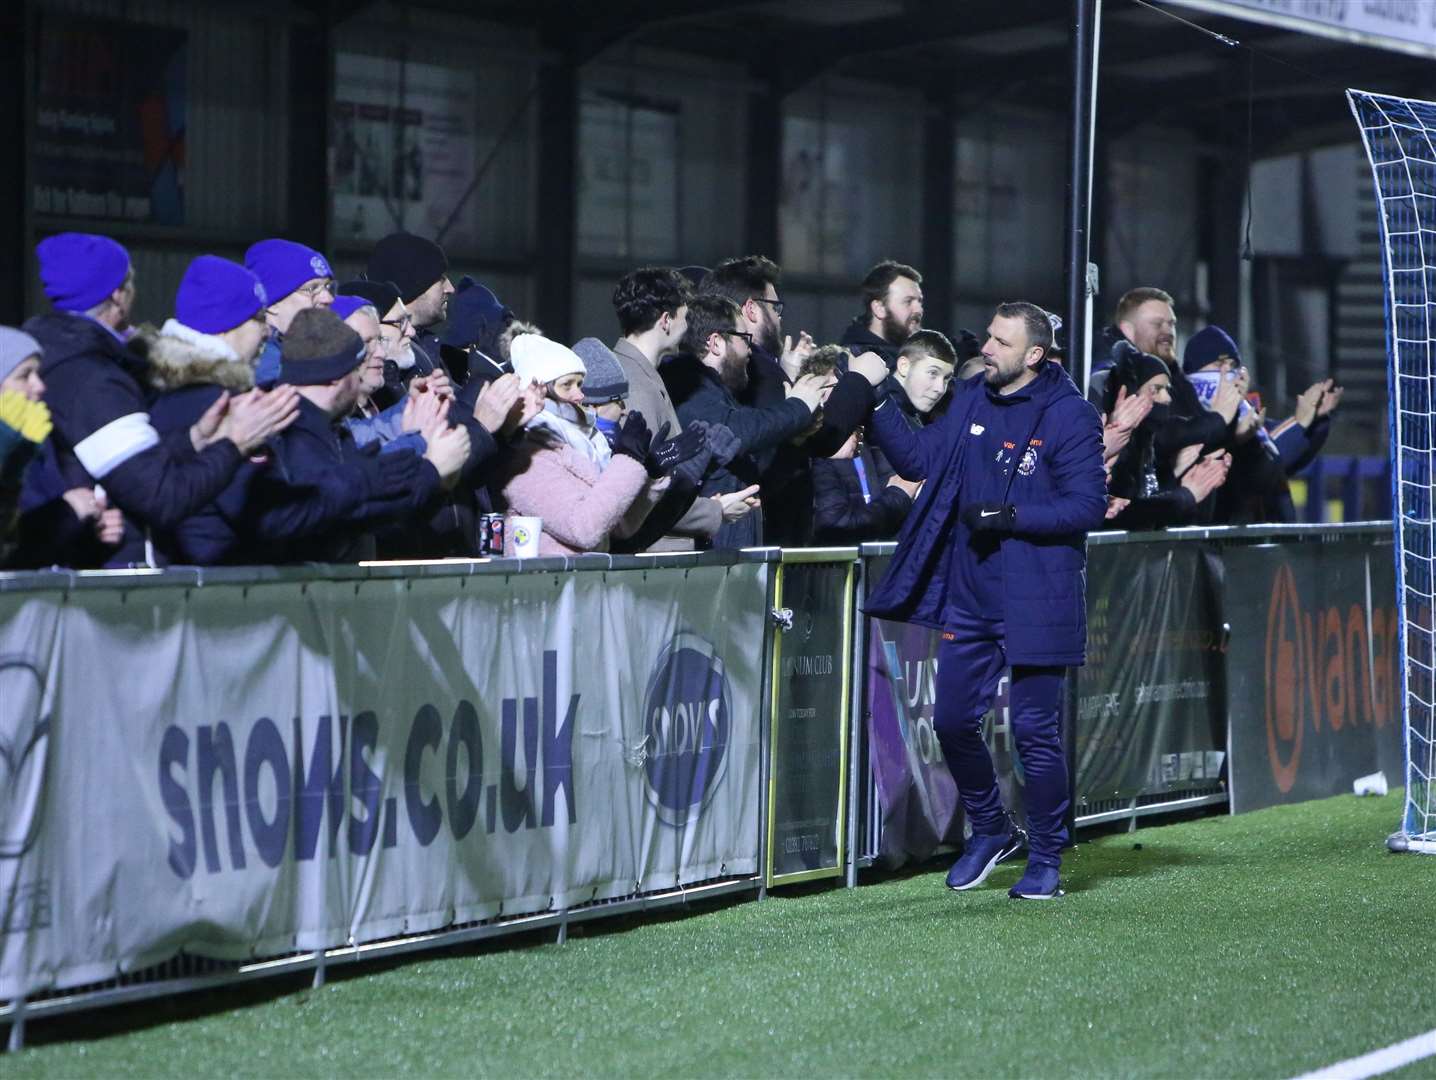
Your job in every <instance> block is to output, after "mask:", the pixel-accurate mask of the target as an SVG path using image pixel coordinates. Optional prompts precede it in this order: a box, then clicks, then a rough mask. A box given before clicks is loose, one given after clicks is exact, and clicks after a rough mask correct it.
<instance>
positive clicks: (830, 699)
mask: <svg viewBox="0 0 1436 1080" xmlns="http://www.w3.org/2000/svg"><path fill="white" fill-rule="evenodd" d="M852 568H853V563H851V562H848V563H785V564H784V565H783V567H782V571H781V572H782V575H783V576H782V588H781V594H780V598H779V604H780V605H781V606H782V607H785V608H788V609H789V610H791V611H792V613H793V615H792V617H793V625H792V628H791V629H787V630H782V631H780V632H779V636H778V641H777V646H776V648H777V662H778V670H777V675H776V679H775V681H774V695H775V697H776V705H775V710H774V716H773V735H772V739H773V765H772V784H771V791H772V799H771V802H770V808H769V812H770V814H771V823H770V826H769V833H768V859H769V863H768V881H769V884H772V883H773V881H774V880H781V879H782V878H784V877H796V876H802V877H803V878H812V877H816V876H820V874H821V872H823V871H829V872H831V873H833V874H836V873H838V872H840V871H841V869H842V866H843V857H844V854H845V851H844V844H843V842H842V841H843V839H844V838H843V830H844V827H845V825H846V814H845V810H846V804H845V801H844V793H845V791H846V788H847V782H848V778H847V753H848V746H847V741H848V740H847V732H848V708H847V705H848V684H849V679H850V672H849V668H850V666H851V665H850V663H849V660H848V656H849V649H848V641H849V637H848V633H849V615H848V606H849V600H848V597H849V592H850V590H851V588H852V586H851V584H850V577H851V573H852Z"/></svg>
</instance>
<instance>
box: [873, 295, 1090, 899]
mask: <svg viewBox="0 0 1436 1080" xmlns="http://www.w3.org/2000/svg"><path fill="white" fill-rule="evenodd" d="M1051 346H1052V325H1051V323H1050V322H1049V321H1048V318H1047V314H1046V312H1044V311H1043V310H1042V309H1041V308H1039V307H1037V306H1036V305H1035V304H1029V303H1024V302H1017V303H1009V304H1001V305H999V306H998V308H997V310H996V312H995V313H994V314H993V317H992V321H991V323H990V324H989V325H988V328H987V342H986V344H985V345H983V348H982V354H983V360H984V371H983V374H981V375H978V376H974V377H973V378H972V379H971V380H969V381H968V382H966V383H963V384H961V385H959V386H958V387H957V388H956V393H955V394H954V397H953V401H952V404H951V406H950V407H949V408H948V411H947V413H946V414H945V415H944V417H943V418H942V420H940V421H938V422H937V423H935V424H932V425H930V426H928V427H926V428H924V429H923V430H922V431H920V432H914V431H913V430H912V429H911V428H910V427H909V426H908V425H907V423H906V421H905V420H904V419H903V417H902V416H901V415H900V414H899V411H898V409H897V407H896V406H895V405H894V404H893V403H892V401H891V399H889V400H887V401H885V402H883V404H882V405H880V406H879V407H878V408H877V410H876V411H875V412H874V413H873V420H872V425H871V427H870V431H871V432H872V433H873V435H874V436H875V438H876V441H877V443H878V445H879V446H881V447H882V449H883V452H884V453H886V454H887V456H888V459H889V460H890V461H891V462H892V463H893V465H894V467H895V468H896V469H897V471H898V474H899V475H900V476H902V477H903V478H904V479H906V480H909V481H924V480H925V481H927V483H924V484H923V488H922V492H921V494H920V495H919V496H918V498H917V502H916V504H915V505H914V506H913V510H912V512H911V513H910V514H909V515H908V516H907V519H906V521H905V522H904V524H903V528H902V532H901V533H900V534H899V536H898V547H897V551H896V553H895V554H894V555H893V561H892V564H891V566H890V568H889V570H888V572H887V574H886V575H885V576H884V578H883V580H882V581H881V582H880V583H879V584H878V586H877V588H876V589H875V590H874V592H873V593H872V595H871V596H870V597H869V599H868V602H867V604H866V611H867V613H868V614H869V615H870V616H875V617H878V618H884V619H897V620H900V621H903V622H913V623H917V624H919V625H922V626H929V627H932V628H933V629H935V630H937V631H939V632H940V634H941V642H940V644H939V647H938V648H939V654H938V666H937V671H938V685H937V693H936V701H937V711H936V714H935V716H934V725H933V726H934V730H935V732H936V734H937V736H938V741H939V743H940V744H941V746H942V752H943V757H944V759H945V760H946V761H947V765H948V768H949V769H951V771H952V775H953V778H954V779H955V780H956V781H957V788H958V795H959V797H960V798H961V800H962V806H963V810H964V812H965V813H966V815H967V819H968V821H970V822H971V824H972V833H973V835H972V837H971V838H970V839H969V840H968V842H967V844H966V846H965V848H964V850H963V853H962V857H961V858H960V859H958V861H957V862H956V863H955V864H954V865H953V867H952V869H951V871H949V873H948V875H947V885H948V887H949V888H951V889H955V890H959V891H963V890H967V889H972V888H976V887H977V886H978V885H981V884H982V882H983V881H984V880H986V878H987V876H988V875H989V874H990V873H991V872H992V870H993V868H994V867H995V866H996V865H997V863H998V862H1000V861H1001V860H1002V859H1003V858H1005V857H1007V856H1008V855H1011V854H1012V853H1013V852H1014V851H1015V850H1016V849H1017V847H1018V846H1019V842H1020V841H1019V836H1018V833H1017V832H1016V830H1014V828H1013V826H1012V824H1011V821H1010V819H1009V817H1008V814H1007V811H1006V810H1005V809H1004V807H1003V805H1002V799H1001V796H1000V794H999V792H998V787H997V778H996V775H995V773H994V772H993V766H992V757H991V755H990V754H989V752H988V749H987V745H986V744H985V743H984V741H983V738H982V717H983V715H984V714H985V713H986V712H987V710H988V708H989V707H990V706H991V704H992V700H993V697H994V695H995V693H996V690H997V684H998V680H999V679H1000V678H1001V677H1002V674H1003V671H1004V669H1006V668H1007V667H1009V666H1010V667H1011V669H1012V680H1011V684H1010V687H1011V689H1010V695H1011V697H1010V700H1011V722H1012V731H1013V737H1014V740H1015V742H1016V744H1017V752H1018V755H1019V757H1020V759H1021V763H1022V770H1023V774H1024V777H1025V786H1024V799H1025V801H1026V804H1027V820H1028V832H1029V845H1028V860H1027V871H1026V873H1025V874H1024V875H1023V876H1022V878H1021V879H1020V880H1019V881H1018V882H1017V884H1016V885H1015V886H1013V887H1012V889H1011V890H1009V895H1010V896H1012V897H1014V898H1019V899H1042V900H1048V899H1053V898H1055V897H1057V896H1060V895H1061V889H1060V887H1059V868H1060V866H1061V851H1062V848H1063V846H1064V844H1065V843H1066V841H1067V829H1066V825H1065V817H1066V812H1067V808H1068V802H1069V799H1070V794H1069V791H1070V789H1069V785H1068V775H1067V762H1066V756H1065V754H1064V752H1063V748H1062V738H1061V731H1060V725H1059V718H1060V713H1061V706H1062V700H1063V696H1064V695H1063V683H1064V681H1065V677H1066V671H1065V669H1066V668H1068V667H1070V666H1075V665H1080V664H1082V663H1083V661H1084V658H1085V648H1086V639H1087V628H1086V598H1085V596H1084V576H1085V562H1086V554H1085V544H1086V534H1087V532H1088V530H1090V529H1096V528H1100V527H1101V525H1102V520H1103V514H1104V513H1105V510H1106V505H1107V504H1106V478H1105V475H1104V472H1103V468H1102V429H1101V423H1100V421H1099V420H1098V417H1097V413H1096V410H1095V409H1093V408H1092V406H1091V405H1089V404H1088V403H1087V402H1085V401H1083V399H1082V394H1081V392H1080V391H1079V390H1078V389H1077V387H1076V386H1074V385H1073V383H1072V380H1071V379H1069V378H1068V377H1067V373H1066V372H1065V371H1063V370H1062V368H1061V367H1060V366H1059V365H1057V364H1056V363H1054V362H1052V361H1050V360H1048V359H1047V350H1048V349H1049V348H1051Z"/></svg>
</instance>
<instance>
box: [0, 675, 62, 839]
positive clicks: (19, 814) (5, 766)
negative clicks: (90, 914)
mask: <svg viewBox="0 0 1436 1080" xmlns="http://www.w3.org/2000/svg"><path fill="white" fill-rule="evenodd" d="M44 696H45V678H44V676H43V675H42V674H41V673H40V669H39V668H38V667H36V666H35V664H34V663H33V662H32V661H31V660H29V659H26V658H25V657H21V656H13V655H12V656H0V702H4V703H5V707H4V709H3V710H0V859H18V858H20V856H22V855H24V854H25V852H26V851H28V850H29V849H30V846H31V845H32V844H34V842H35V836H36V834H37V833H38V831H39V825H40V817H41V810H42V808H43V804H44V795H45V762H46V758H47V756H48V754H49V749H50V718H49V717H48V716H44V715H42V712H41V710H42V709H43V708H44Z"/></svg>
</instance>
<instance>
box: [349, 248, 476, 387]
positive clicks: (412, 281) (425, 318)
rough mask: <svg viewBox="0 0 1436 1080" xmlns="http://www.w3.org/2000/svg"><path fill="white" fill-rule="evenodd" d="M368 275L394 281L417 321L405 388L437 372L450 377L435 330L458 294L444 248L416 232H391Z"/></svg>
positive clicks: (376, 250)
mask: <svg viewBox="0 0 1436 1080" xmlns="http://www.w3.org/2000/svg"><path fill="white" fill-rule="evenodd" d="M364 276H365V277H367V278H368V279H369V280H370V281H388V282H392V283H393V285H394V286H395V287H396V288H397V289H398V290H399V299H401V300H403V301H404V306H405V307H406V308H407V309H408V311H409V317H410V318H412V319H413V320H414V342H413V345H412V350H413V356H414V366H413V367H412V368H409V369H407V370H405V371H404V372H403V376H404V383H405V385H407V384H408V382H409V380H410V379H412V378H414V377H415V376H418V375H428V374H429V373H430V372H434V371H442V372H444V373H445V375H446V376H447V375H449V374H450V373H449V371H448V369H447V368H446V367H445V365H444V361H443V358H442V357H441V356H440V342H439V338H438V336H437V334H436V333H435V329H434V328H435V327H437V326H439V325H440V324H441V323H443V321H444V320H445V319H446V318H447V317H448V314H449V298H450V297H451V296H452V295H453V294H454V286H453V283H452V282H450V281H449V258H448V256H447V255H445V254H444V249H443V248H441V247H440V246H439V245H438V244H436V243H434V241H432V240H428V239H425V238H424V237H422V236H415V235H414V234H413V233H406V232H397V233H390V234H389V235H388V236H386V237H384V239H382V240H380V241H379V242H378V243H377V244H375V245H374V253H373V254H372V255H370V256H369V265H368V267H367V268H366V270H365V273H364ZM456 381H457V380H456Z"/></svg>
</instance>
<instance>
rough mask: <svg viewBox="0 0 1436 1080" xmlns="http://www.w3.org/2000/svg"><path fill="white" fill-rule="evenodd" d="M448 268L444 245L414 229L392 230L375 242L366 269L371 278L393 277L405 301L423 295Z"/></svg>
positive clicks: (378, 279)
mask: <svg viewBox="0 0 1436 1080" xmlns="http://www.w3.org/2000/svg"><path fill="white" fill-rule="evenodd" d="M448 272H449V260H448V257H447V256H446V255H445V254H444V249H443V248H441V247H440V246H439V245H438V244H436V243H434V241H432V240H426V239H424V238H423V237H422V236H415V235H414V234H413V233H402V232H399V233H390V234H389V235H388V236H386V237H384V239H382V240H380V241H379V243H377V244H375V245H374V254H372V255H370V256H369V267H368V271H367V272H366V273H365V275H364V276H365V277H367V278H368V279H369V280H370V281H392V282H393V283H394V284H395V285H396V286H398V289H399V297H400V298H401V299H402V300H403V301H404V303H406V304H407V303H410V302H411V301H413V300H415V299H417V298H418V297H420V296H423V295H424V293H425V292H427V291H428V289H429V286H431V285H432V284H434V282H436V281H438V280H439V279H440V278H441V277H443V276H444V275H445V274H447V273H448Z"/></svg>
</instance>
